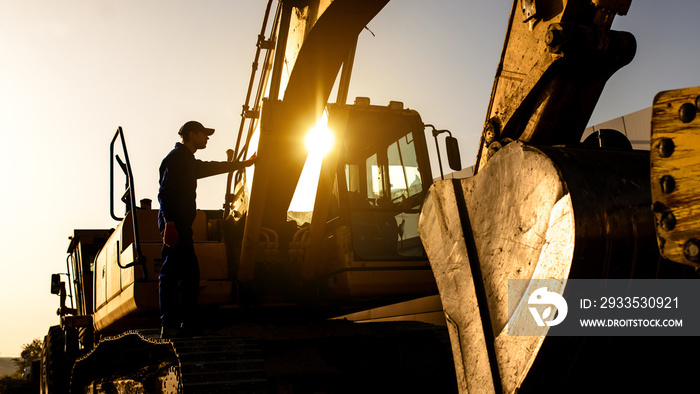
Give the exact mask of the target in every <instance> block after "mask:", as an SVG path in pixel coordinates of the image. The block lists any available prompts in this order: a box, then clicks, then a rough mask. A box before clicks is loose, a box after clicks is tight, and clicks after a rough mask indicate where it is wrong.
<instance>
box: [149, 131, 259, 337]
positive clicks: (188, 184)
mask: <svg viewBox="0 0 700 394" xmlns="http://www.w3.org/2000/svg"><path fill="white" fill-rule="evenodd" d="M178 134H179V135H180V137H181V138H182V142H178V143H176V144H175V148H174V149H173V150H172V151H170V153H168V155H167V156H166V157H165V159H163V162H162V163H161V165H160V189H159V191H158V202H159V203H160V210H159V212H158V226H159V227H160V231H161V233H162V234H163V249H162V262H163V264H162V266H161V269H160V275H159V276H158V280H159V302H160V313H161V337H162V338H172V337H175V336H180V335H187V334H191V330H192V329H193V327H192V326H193V325H194V319H196V317H195V316H194V314H195V312H196V308H197V298H198V293H199V263H198V261H197V256H196V255H195V252H194V243H193V241H192V223H193V222H194V219H195V215H196V209H197V206H196V201H195V200H196V189H197V179H199V178H204V177H207V176H211V175H217V174H223V173H228V172H231V171H238V170H242V169H244V168H245V167H247V166H250V165H252V164H253V163H254V161H255V156H253V157H251V158H250V159H248V160H247V161H244V162H239V161H233V162H228V161H224V162H218V161H208V162H207V161H201V160H197V159H195V158H194V153H195V152H196V151H197V150H199V149H204V148H206V146H207V141H208V140H209V136H211V135H212V134H214V129H209V128H206V127H204V126H202V124H201V123H199V122H196V121H189V122H187V123H185V124H184V125H183V126H182V127H181V128H180V131H179V132H178Z"/></svg>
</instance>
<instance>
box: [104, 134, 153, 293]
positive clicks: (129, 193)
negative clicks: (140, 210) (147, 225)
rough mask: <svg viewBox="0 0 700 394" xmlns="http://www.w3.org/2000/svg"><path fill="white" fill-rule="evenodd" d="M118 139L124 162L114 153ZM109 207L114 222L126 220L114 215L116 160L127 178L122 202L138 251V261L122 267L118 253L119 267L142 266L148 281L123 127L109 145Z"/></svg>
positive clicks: (135, 247)
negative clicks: (129, 215) (128, 215)
mask: <svg viewBox="0 0 700 394" xmlns="http://www.w3.org/2000/svg"><path fill="white" fill-rule="evenodd" d="M117 138H119V139H120V142H121V145H122V152H124V161H122V160H121V159H120V158H119V156H118V155H116V154H115V153H114V143H115V142H116V141H117ZM109 156H110V158H109V190H110V194H109V207H110V212H109V213H110V215H111V216H112V219H114V220H118V221H121V220H124V218H120V217H118V216H117V215H116V214H115V213H114V161H115V160H116V161H117V162H118V163H119V166H120V167H121V169H122V171H123V172H124V175H125V176H126V182H127V183H126V191H125V195H124V197H122V201H124V200H125V199H126V201H124V203H126V213H127V214H128V213H129V211H131V225H132V227H133V228H134V249H135V250H136V259H135V261H133V262H131V263H128V264H126V265H122V264H121V261H120V259H119V258H118V255H119V252H118V253H117V265H118V266H119V268H121V269H127V268H131V267H133V266H135V265H140V266H141V270H142V272H143V278H144V280H148V270H147V269H146V258H145V257H144V255H143V253H141V242H140V239H139V226H138V219H137V218H136V217H137V215H136V212H135V209H136V193H135V192H134V175H133V172H132V171H131V162H130V161H129V153H128V151H127V149H126V139H125V138H124V131H123V130H122V127H121V126H119V127H118V128H117V131H116V132H115V133H114V137H113V138H112V142H111V143H110V144H109Z"/></svg>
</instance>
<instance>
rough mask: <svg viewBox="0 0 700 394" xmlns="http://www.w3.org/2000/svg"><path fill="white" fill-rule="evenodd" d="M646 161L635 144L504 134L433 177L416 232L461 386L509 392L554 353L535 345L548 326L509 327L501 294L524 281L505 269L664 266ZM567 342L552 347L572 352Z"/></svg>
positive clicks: (594, 271) (544, 273) (618, 270)
mask: <svg viewBox="0 0 700 394" xmlns="http://www.w3.org/2000/svg"><path fill="white" fill-rule="evenodd" d="M648 163H649V152H644V151H625V152H623V151H604V150H600V149H572V148H553V147H547V148H545V147H542V148H537V147H533V146H529V145H526V144H524V143H521V142H513V143H511V144H509V145H507V146H506V147H505V148H503V149H502V150H501V151H499V152H498V154H496V155H495V156H494V157H493V158H492V159H491V160H490V161H489V162H488V163H487V165H486V166H485V167H484V168H483V169H482V171H481V172H480V173H479V174H477V175H476V176H474V177H472V178H467V179H461V180H457V179H455V180H446V181H439V182H436V183H435V184H434V185H433V186H432V187H431V189H430V191H429V195H428V197H427V199H426V202H425V205H424V207H423V211H422V215H421V219H420V222H419V232H420V235H421V239H422V241H423V244H424V246H425V250H426V253H427V254H428V257H429V259H430V264H431V267H432V269H433V273H434V275H435V279H436V281H437V285H438V288H439V291H440V295H441V300H442V304H443V307H444V311H445V317H446V320H447V324H448V328H449V331H450V337H451V342H452V351H453V356H454V358H455V365H456V366H457V371H456V372H457V377H458V381H459V384H460V389H461V391H462V392H467V391H468V392H469V393H472V392H508V393H511V392H515V391H517V390H518V389H519V388H520V387H521V386H522V385H523V383H524V381H525V378H526V377H527V376H528V373H529V371H530V369H531V368H533V365H534V366H535V367H536V366H537V365H538V363H547V362H549V361H551V360H546V359H545V358H546V357H544V356H543V357H538V353H540V350H541V349H542V348H543V347H548V345H547V342H548V341H550V342H551V341H552V340H551V338H550V337H547V336H545V335H540V336H515V335H508V333H509V331H508V328H509V326H510V325H511V324H513V323H514V322H513V320H514V319H515V316H514V314H513V313H512V311H511V310H509V307H508V301H509V298H508V297H509V295H510V296H511V297H512V296H513V293H516V297H515V298H516V299H519V297H518V295H519V296H520V298H522V297H523V295H524V291H525V289H524V288H521V289H517V288H512V286H509V280H512V279H521V280H525V283H527V282H528V280H530V281H531V280H533V279H548V278H551V279H561V280H564V281H565V280H567V279H590V278H625V279H626V278H654V277H655V276H656V275H658V274H659V272H660V271H661V270H663V269H664V268H666V266H665V265H664V267H660V266H659V259H658V249H657V247H656V243H655V235H654V217H653V214H652V212H651V210H650V209H649V206H650V205H651V195H650V185H649V175H648ZM509 292H510V294H509ZM579 345H580V344H579ZM579 345H574V344H571V346H579ZM567 346H568V345H567ZM564 348H565V347H562V348H561V349H560V351H558V352H555V353H557V354H558V356H562V357H566V358H568V359H570V358H571V355H572V354H577V352H576V350H575V348H574V349H573V350H572V349H571V348H570V347H569V348H568V351H569V353H566V352H565V350H564ZM591 351H593V350H591ZM597 351H600V352H605V349H604V348H603V349H601V348H599V349H597ZM562 352H564V353H562ZM549 354H550V355H551V353H549ZM564 355H566V356H564ZM569 378H570V379H575V378H572V377H571V376H569ZM582 379H583V380H584V383H585V379H584V378H582ZM564 383H566V384H571V382H570V381H568V382H564ZM578 383H581V382H578ZM559 387H561V386H559Z"/></svg>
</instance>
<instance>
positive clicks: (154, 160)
mask: <svg viewBox="0 0 700 394" xmlns="http://www.w3.org/2000/svg"><path fill="white" fill-rule="evenodd" d="M265 5H266V0H199V1H192V0H190V1H184V0H169V1H165V0H138V1H135V0H123V1H115V0H90V1H89V0H62V1H50V0H0V70H2V72H0V130H1V133H2V138H4V141H5V142H6V144H5V152H4V153H3V154H2V155H0V168H1V169H2V180H3V186H2V193H1V194H0V199H1V203H0V210H1V211H0V217H2V220H3V225H2V227H0V250H1V251H2V256H3V262H2V263H1V265H0V267H1V268H0V269H2V272H1V273H0V357H11V356H17V355H18V354H19V352H20V347H21V345H22V344H25V343H29V342H31V341H32V339H34V338H43V336H44V335H45V334H46V331H47V330H48V327H49V326H50V325H54V324H57V323H58V318H57V316H56V314H55V311H56V309H57V308H58V301H59V300H58V297H57V296H54V295H52V294H50V293H49V279H50V275H51V273H58V272H65V270H66V249H67V247H68V242H69V241H68V236H70V235H72V231H73V229H75V228H112V227H115V226H116V224H117V223H116V222H115V221H113V220H112V219H111V218H110V216H109V200H108V197H109V182H108V179H109V178H108V176H109V142H110V140H111V138H112V136H113V134H114V132H115V130H116V129H117V127H118V126H122V127H123V128H124V131H125V133H126V138H127V143H128V146H129V155H130V158H131V161H132V165H133V168H134V172H135V180H136V186H135V190H136V193H137V199H140V198H151V199H153V200H155V199H156V193H157V186H158V185H157V184H158V165H159V163H160V161H161V160H162V158H163V157H164V156H165V154H167V152H168V151H169V150H170V149H172V147H173V144H174V143H175V142H176V141H177V140H178V138H177V130H178V128H179V127H180V126H181V125H182V124H183V123H184V122H185V121H188V120H191V119H194V120H199V121H201V122H202V123H203V124H204V125H205V126H207V127H212V128H216V130H217V131H216V134H214V135H213V136H212V138H211V139H210V141H209V145H208V148H207V149H206V150H205V151H202V152H198V153H197V156H198V157H199V158H202V159H206V160H224V159H225V151H226V149H228V148H233V147H234V145H235V138H236V133H237V130H238V123H239V119H240V117H239V114H240V111H241V105H242V104H243V101H244V98H245V93H246V88H247V83H248V79H249V76H250V70H251V63H252V61H253V55H254V53H255V42H256V39H257V35H258V33H259V30H260V25H261V22H262V16H263V13H264V10H265ZM510 8H511V2H510V1H506V0H498V1H478V2H477V1H463V0H461V1H457V0H431V1H425V0H424V1H418V0H394V1H392V2H390V3H389V4H388V5H387V6H386V7H385V8H384V10H383V11H382V12H381V13H380V14H379V15H378V16H377V17H376V18H375V19H374V20H373V21H372V22H371V23H370V24H369V25H368V28H369V30H365V31H363V33H362V34H361V39H360V43H359V47H358V52H357V57H356V63H355V66H356V67H355V71H354V74H353V82H352V84H351V89H350V95H349V97H350V100H352V98H353V97H355V96H368V97H371V99H372V103H373V104H388V102H389V101H390V100H398V101H403V102H404V103H405V106H406V107H409V108H412V109H416V110H418V111H419V112H420V113H421V116H422V118H423V121H424V122H425V123H431V124H434V125H435V126H437V127H438V128H444V129H449V130H451V131H452V133H453V135H454V136H456V137H457V138H458V139H459V142H460V145H461V149H462V162H463V163H464V165H465V166H469V165H472V164H473V162H474V160H475V154H476V144H477V143H478V138H479V136H480V135H481V127H482V124H483V122H484V117H485V114H486V109H487V106H488V102H489V95H490V91H491V86H492V83H493V77H494V75H495V71H496V66H497V63H498V59H499V55H500V52H501V49H502V45H503V38H504V35H505V28H506V24H507V20H508V15H509V12H510ZM699 17H700V2H698V1H697V0H671V1H665V2H659V1H652V0H636V1H633V3H632V6H631V9H630V12H629V14H628V15H627V16H618V17H617V18H616V22H615V24H614V28H615V29H618V30H627V31H630V32H632V33H633V34H634V35H635V36H636V38H637V42H638V50H637V56H636V58H635V60H634V61H633V63H632V64H631V65H629V66H627V67H626V68H624V69H623V70H621V71H619V72H618V73H617V74H616V75H614V76H613V77H612V79H611V81H610V82H609V83H608V85H607V86H606V88H605V91H604V93H603V96H602V98H601V100H600V102H599V105H598V107H597V109H596V111H595V112H594V114H593V117H592V119H591V122H590V124H596V123H600V122H603V121H606V120H609V119H612V118H615V117H618V116H621V115H625V114H628V113H631V112H634V111H637V110H640V109H643V108H646V107H649V106H651V104H652V100H653V97H654V95H655V94H656V93H657V92H659V91H662V90H668V89H675V88H681V87H689V86H696V85H700V75H698V74H696V72H697V70H698V65H699V64H700V50H698V49H699V48H698V44H697V37H699V36H700V24H699V23H698V22H697V20H698V18H699ZM370 31H371V32H370ZM431 153H432V152H431ZM433 172H434V173H436V174H437V173H439V172H438V171H437V169H435V170H434V171H433ZM224 185H225V178H224V177H219V178H218V179H217V178H212V179H207V180H204V181H201V182H200V186H199V187H200V189H199V192H198V195H199V200H198V203H199V206H200V207H201V208H220V207H221V204H222V202H223V193H224ZM154 205H155V206H157V204H154Z"/></svg>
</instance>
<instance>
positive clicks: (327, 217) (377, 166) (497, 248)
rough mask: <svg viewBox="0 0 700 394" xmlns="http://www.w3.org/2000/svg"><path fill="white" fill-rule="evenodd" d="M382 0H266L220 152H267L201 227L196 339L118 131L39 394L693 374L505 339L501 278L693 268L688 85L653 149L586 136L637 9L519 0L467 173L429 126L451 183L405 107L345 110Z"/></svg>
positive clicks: (667, 103)
mask: <svg viewBox="0 0 700 394" xmlns="http://www.w3.org/2000/svg"><path fill="white" fill-rule="evenodd" d="M387 2H388V0H334V1H330V0H283V1H278V2H273V1H272V0H269V2H268V3H267V7H266V10H265V15H264V17H263V23H262V28H261V31H260V34H259V35H258V40H257V45H256V53H255V58H254V61H253V65H252V72H251V77H250V83H249V88H248V90H247V92H246V97H245V101H244V105H243V107H242V113H241V123H240V128H239V133H238V138H237V140H236V143H235V148H234V149H230V150H229V151H228V152H227V155H228V160H241V159H246V158H248V157H251V156H252V155H253V154H257V157H258V159H257V161H256V163H255V166H254V167H253V168H251V169H249V170H246V171H239V172H236V173H231V174H228V179H227V185H226V191H225V193H224V205H223V209H221V210H201V211H198V212H197V217H196V219H195V223H194V225H193V232H194V241H195V250H196V253H197V256H198V259H199V264H200V271H201V279H200V297H199V315H200V321H201V324H202V326H203V327H204V328H205V330H204V332H203V333H202V335H197V336H195V337H184V338H174V339H160V337H159V336H158V333H159V319H158V296H157V292H158V272H159V268H160V264H161V256H160V249H161V245H162V237H161V234H160V232H159V230H158V227H157V220H156V218H157V210H156V209H152V208H151V204H150V200H148V199H143V200H140V201H139V203H138V204H137V201H136V197H135V192H134V183H133V177H134V175H133V173H132V170H131V165H130V162H129V156H128V152H127V146H126V140H125V132H124V130H122V129H121V128H118V129H117V131H116V133H115V134H114V137H113V139H112V141H111V145H110V156H111V160H112V166H111V169H110V177H111V180H110V182H111V184H112V185H114V182H115V181H114V172H115V168H117V167H118V168H120V169H121V170H122V172H123V173H124V177H125V179H126V182H125V184H126V185H125V191H124V193H123V195H122V197H121V200H122V201H123V202H124V204H125V213H124V215H123V216H119V215H117V213H116V212H115V207H114V203H113V201H114V198H112V199H111V202H110V208H111V216H112V217H113V219H115V220H116V221H118V224H117V226H116V227H115V228H113V229H76V230H74V233H73V235H72V237H71V238H70V244H69V247H68V258H67V262H66V265H67V283H66V281H63V280H62V275H61V274H54V275H52V277H51V292H52V293H54V294H57V295H59V297H60V307H59V309H58V311H57V313H58V315H59V316H60V324H59V325H56V326H52V327H50V328H49V331H48V333H47V335H46V337H45V338H44V347H43V354H42V368H41V392H42V393H66V392H71V393H77V392H81V393H83V392H85V393H107V392H109V393H114V392H118V393H132V392H133V393H144V392H145V393H216V392H241V393H269V392H275V393H291V392H300V393H306V392H333V393H336V392H396V391H404V392H440V393H442V392H445V393H449V392H461V393H467V392H469V393H472V392H489V393H496V392H508V393H514V392H579V391H583V390H591V389H595V388H596V387H598V388H599V386H600V382H602V381H603V380H605V379H613V381H614V382H616V383H619V384H630V385H633V383H634V378H632V376H633V375H632V373H638V372H639V371H644V372H645V373H648V375H647V376H649V377H650V379H651V376H653V375H652V372H655V373H657V374H658V375H657V376H672V372H676V373H677V372H678V371H681V370H682V367H683V366H680V367H679V366H678V363H677V362H673V361H676V360H680V358H678V357H676V356H673V355H669V349H670V348H671V347H675V348H678V347H681V346H682V347H683V348H685V349H691V348H692V346H689V345H688V344H687V343H685V342H681V341H673V340H669V339H666V338H662V339H659V340H657V339H656V338H653V339H649V340H645V341H643V342H641V341H638V340H632V339H629V338H605V339H604V340H599V339H598V338H580V337H579V338H567V337H563V338H562V337H548V336H508V335H507V331H506V330H505V327H506V326H507V325H508V320H509V318H511V316H510V313H509V310H508V307H507V305H506V302H505V301H504V300H505V299H506V295H505V294H506V293H507V291H508V289H507V284H508V280H509V279H525V280H529V279H535V278H546V277H557V278H688V277H691V278H692V277H694V276H693V275H695V272H694V270H693V268H694V267H697V265H698V263H699V261H700V258H699V257H698V256H699V255H700V253H699V252H698V250H700V249H699V247H698V245H699V243H698V242H699V241H697V239H696V238H694V236H695V235H696V234H697V231H694V229H693V227H692V223H691V224H688V223H689V222H690V220H691V219H692V217H693V215H695V212H694V210H693V209H692V201H693V196H692V194H690V192H689V190H690V189H691V188H690V185H692V183H693V182H694V179H693V176H692V173H690V172H686V171H680V170H679V168H684V166H687V165H688V164H691V165H692V162H693V159H692V157H693V156H692V154H690V153H689V151H688V149H689V148H687V147H686V145H687V146H690V145H692V138H693V137H692V135H691V134H692V133H691V132H692V120H693V119H694V115H695V111H696V109H697V108H698V107H699V105H700V104H697V103H696V102H695V100H696V98H697V97H698V95H700V90H698V89H694V90H692V89H691V90H683V91H681V92H668V93H662V94H660V95H659V96H657V103H656V104H655V109H654V121H653V122H654V123H653V130H652V133H653V135H652V150H651V153H650V152H648V151H631V150H629V149H626V147H625V144H624V141H623V143H620V142H619V140H620V139H619V138H616V134H614V133H606V134H605V135H603V133H601V134H600V135H599V136H598V140H599V143H598V146H597V147H595V148H590V147H587V146H583V145H582V144H581V143H580V140H581V136H582V134H583V130H584V128H585V126H586V123H587V122H588V120H589V118H590V115H591V112H592V111H593V108H594V107H595V104H596V102H597V100H598V97H599V96H600V93H601V92H602V90H603V87H604V85H605V82H606V81H607V80H608V79H609V78H610V77H611V76H612V75H613V74H614V73H615V71H617V70H618V69H619V68H621V67H623V66H624V65H626V64H627V63H629V62H630V61H631V60H632V58H633V57H634V52H635V45H636V44H635V39H634V37H633V36H632V35H631V34H630V33H625V32H616V31H612V30H611V29H610V26H611V24H612V20H613V18H614V17H615V16H616V15H618V14H621V15H624V14H625V13H626V12H627V11H628V9H629V7H630V3H631V0H576V1H574V0H569V1H566V0H539V1H538V0H515V1H514V2H513V8H512V11H511V16H510V20H509V25H508V30H507V33H506V38H505V43H504V49H503V52H502V56H501V60H500V63H499V66H498V69H497V72H496V78H495V81H494V87H493V90H492V94H491V99H490V104H489V108H488V113H487V117H486V121H485V124H484V129H483V133H482V138H481V141H480V146H479V151H478V152H479V153H478V156H477V161H476V165H475V167H474V176H472V177H470V178H465V179H452V180H439V181H433V173H432V170H431V166H430V160H429V156H428V142H427V140H426V130H427V129H428V130H430V131H431V133H432V136H433V138H434V139H435V144H436V146H438V149H437V152H438V159H439V161H440V172H441V173H442V164H441V160H440V149H439V145H438V137H439V136H441V135H443V134H445V133H447V134H449V136H448V137H446V138H445V146H446V151H447V158H448V163H449V164H450V167H451V168H452V169H453V170H459V169H461V159H460V158H459V148H458V146H457V143H456V139H455V138H454V137H452V135H451V133H449V132H448V131H447V130H440V129H438V128H436V127H434V126H432V125H430V124H426V123H423V120H422V119H421V117H420V115H419V113H418V112H417V111H415V110H412V109H408V108H405V107H404V104H403V103H402V102H400V101H392V102H390V103H388V105H376V104H372V103H371V101H370V99H369V98H365V97H358V98H356V99H355V100H354V103H353V104H348V103H347V101H348V97H347V96H348V91H349V89H348V87H349V83H350V80H351V76H352V67H353V61H354V54H355V52H356V49H357V41H358V35H359V34H360V33H361V32H362V30H363V29H364V28H365V26H366V25H367V24H368V23H369V21H371V20H372V18H373V17H374V16H375V15H376V14H377V13H379V12H380V11H381V9H382V8H383V7H384V6H385V5H386V3H387ZM275 4H276V7H274V10H273V5H275ZM333 92H335V93H336V94H337V97H336V101H335V103H330V100H329V99H330V96H331V94H332V93H333ZM689 103H690V106H689ZM691 106H692V108H691ZM657 107H658V108H657ZM679 107H680V108H683V112H682V113H683V114H685V115H682V116H681V121H680V122H681V123H678V122H677V121H676V119H675V117H677V116H678V115H677V114H678V113H679V112H678V111H679V109H678V108H679ZM691 113H692V115H691ZM318 128H324V129H327V130H329V132H330V133H331V135H332V139H333V141H334V142H333V143H332V147H331V149H330V150H329V151H328V152H327V153H326V154H325V155H324V156H323V158H322V160H321V161H320V164H318V163H317V167H316V168H317V170H316V173H317V175H318V178H317V180H316V181H315V195H314V197H313V199H314V200H313V209H312V210H311V211H309V212H306V211H303V212H299V211H294V210H290V202H291V201H292V200H293V199H294V198H295V195H296V194H297V193H306V192H308V190H305V189H304V187H301V186H299V185H300V183H299V179H300V177H301V176H302V174H304V173H305V172H306V171H307V168H313V165H312V164H310V160H311V158H312V157H311V155H310V154H309V153H308V151H307V150H306V149H304V148H303V147H304V139H305V137H306V135H307V133H308V132H309V130H312V129H318ZM610 135H612V136H613V137H612V138H611V137H609V136H610ZM669 141H670V142H669ZM674 144H675V145H674ZM115 152H116V153H115ZM120 153H121V155H123V158H122V157H121V156H120V155H119V154H120ZM650 156H651V157H650ZM677 156H680V159H679V160H680V161H679V162H675V159H676V157H677ZM650 160H651V163H652V164H651V169H652V170H651V175H650V171H649V168H650V165H649V163H650ZM115 162H116V164H117V166H114V163H115ZM319 168H320V169H319ZM679 172H680V173H679ZM657 178H658V179H663V181H659V180H657ZM695 178H697V177H695ZM650 179H651V181H650ZM669 179H672V180H669ZM685 185H689V186H685ZM674 187H675V189H674ZM669 190H670V191H669ZM674 190H675V191H674ZM114 193H115V191H114V187H113V186H112V195H114ZM674 193H675V194H674ZM679 194H680V196H679ZM652 198H653V200H654V203H653V204H652V202H651V201H652ZM674 262H678V263H682V264H676V263H674ZM69 299H70V301H71V303H70V305H68V304H67V302H68V300H69ZM360 321H364V322H365V323H359V322H360ZM669 346H671V347H669ZM660 357H666V358H667V359H665V361H664V363H662V365H660V363H659V362H658V360H659V358H660ZM685 367H688V366H687V365H685ZM654 368H656V369H654ZM674 368H678V369H674ZM664 374H667V375H664ZM674 379H675V380H676V381H677V380H679V378H674ZM637 381H638V382H639V381H642V380H637ZM623 387H627V386H623ZM630 387H631V386H630ZM598 391H600V390H598Z"/></svg>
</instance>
